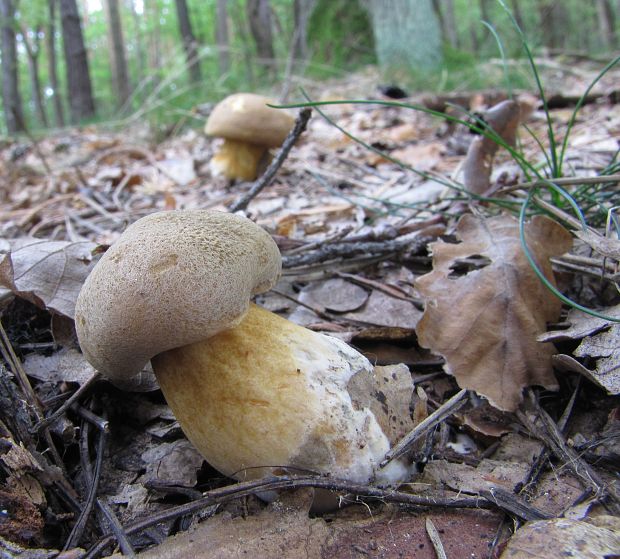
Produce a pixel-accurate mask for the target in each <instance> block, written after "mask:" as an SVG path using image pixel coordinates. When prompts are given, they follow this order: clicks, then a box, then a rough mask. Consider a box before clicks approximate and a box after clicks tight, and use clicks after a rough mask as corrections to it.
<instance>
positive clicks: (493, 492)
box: [480, 487, 553, 521]
mask: <svg viewBox="0 0 620 559" xmlns="http://www.w3.org/2000/svg"><path fill="white" fill-rule="evenodd" d="M480 495H482V496H483V497H485V498H486V499H487V500H488V501H490V502H492V503H495V504H496V505H497V506H498V507H499V508H500V509H502V510H504V511H506V512H509V513H511V514H513V515H514V516H517V517H518V518H521V519H522V520H526V521H530V520H546V519H549V518H553V517H552V516H550V515H548V514H546V513H544V512H542V511H541V510H538V509H537V508H536V507H533V506H532V505H530V504H529V503H527V502H526V501H525V500H523V499H522V498H521V497H519V496H517V495H515V494H514V493H512V492H510V491H507V490H506V489H503V488H501V487H493V488H491V489H484V490H482V491H480Z"/></svg>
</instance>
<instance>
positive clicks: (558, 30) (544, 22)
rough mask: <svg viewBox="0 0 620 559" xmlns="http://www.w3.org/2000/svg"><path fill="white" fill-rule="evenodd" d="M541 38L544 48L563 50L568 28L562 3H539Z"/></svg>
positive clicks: (545, 1) (567, 19) (556, 1)
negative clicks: (543, 41)
mask: <svg viewBox="0 0 620 559" xmlns="http://www.w3.org/2000/svg"><path fill="white" fill-rule="evenodd" d="M538 11H539V14H540V27H541V30H542V33H541V36H542V37H544V40H545V46H547V47H551V48H553V49H559V48H563V47H564V45H565V44H566V29H568V28H569V18H568V12H567V10H566V6H565V5H564V2H563V1H558V0H542V1H541V2H540V3H539V6H538Z"/></svg>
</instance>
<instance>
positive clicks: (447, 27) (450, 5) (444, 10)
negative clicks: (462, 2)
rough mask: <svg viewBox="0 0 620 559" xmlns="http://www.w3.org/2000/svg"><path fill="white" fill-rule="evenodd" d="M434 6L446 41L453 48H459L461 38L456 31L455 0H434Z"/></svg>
mask: <svg viewBox="0 0 620 559" xmlns="http://www.w3.org/2000/svg"><path fill="white" fill-rule="evenodd" d="M433 8H434V9H435V13H436V14H437V18H438V19H439V25H440V27H441V35H442V37H443V40H444V42H445V43H447V44H449V45H450V46H451V47H452V48H453V49H458V48H459V38H458V35H457V32H456V20H455V17H454V0H433Z"/></svg>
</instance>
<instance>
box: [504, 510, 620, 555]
mask: <svg viewBox="0 0 620 559" xmlns="http://www.w3.org/2000/svg"><path fill="white" fill-rule="evenodd" d="M619 527H620V526H618V523H617V522H616V531H615V532H614V531H613V530H610V529H608V528H599V527H597V526H593V525H592V524H590V523H588V522H582V521H579V520H568V519H566V518H554V519H553V520H540V521H536V522H528V523H527V524H525V525H524V526H523V527H522V528H521V529H520V530H518V531H517V532H516V534H515V535H514V536H513V537H512V538H511V539H510V541H509V542H508V545H507V546H506V549H505V550H504V552H503V553H502V555H501V559H547V558H548V557H549V556H550V555H549V552H550V550H553V556H554V557H579V558H580V559H604V558H606V557H610V556H615V555H616V554H617V553H618V551H619V550H620V535H619V533H618V531H617V529H618V528H619Z"/></svg>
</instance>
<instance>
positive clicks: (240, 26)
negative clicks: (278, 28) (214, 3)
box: [230, 0, 255, 87]
mask: <svg viewBox="0 0 620 559" xmlns="http://www.w3.org/2000/svg"><path fill="white" fill-rule="evenodd" d="M239 1H241V2H243V1H244V0H237V1H236V2H235V5H234V7H233V9H232V10H231V12H230V13H231V18H232V22H233V28H234V29H235V31H236V33H237V36H238V37H239V39H241V44H242V46H243V62H244V66H245V78H246V80H247V82H248V83H249V84H250V86H252V87H254V77H255V76H254V66H253V65H252V47H251V45H250V37H249V35H250V30H249V28H248V20H247V18H245V17H243V16H242V14H243V9H242V6H240V5H239Z"/></svg>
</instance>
